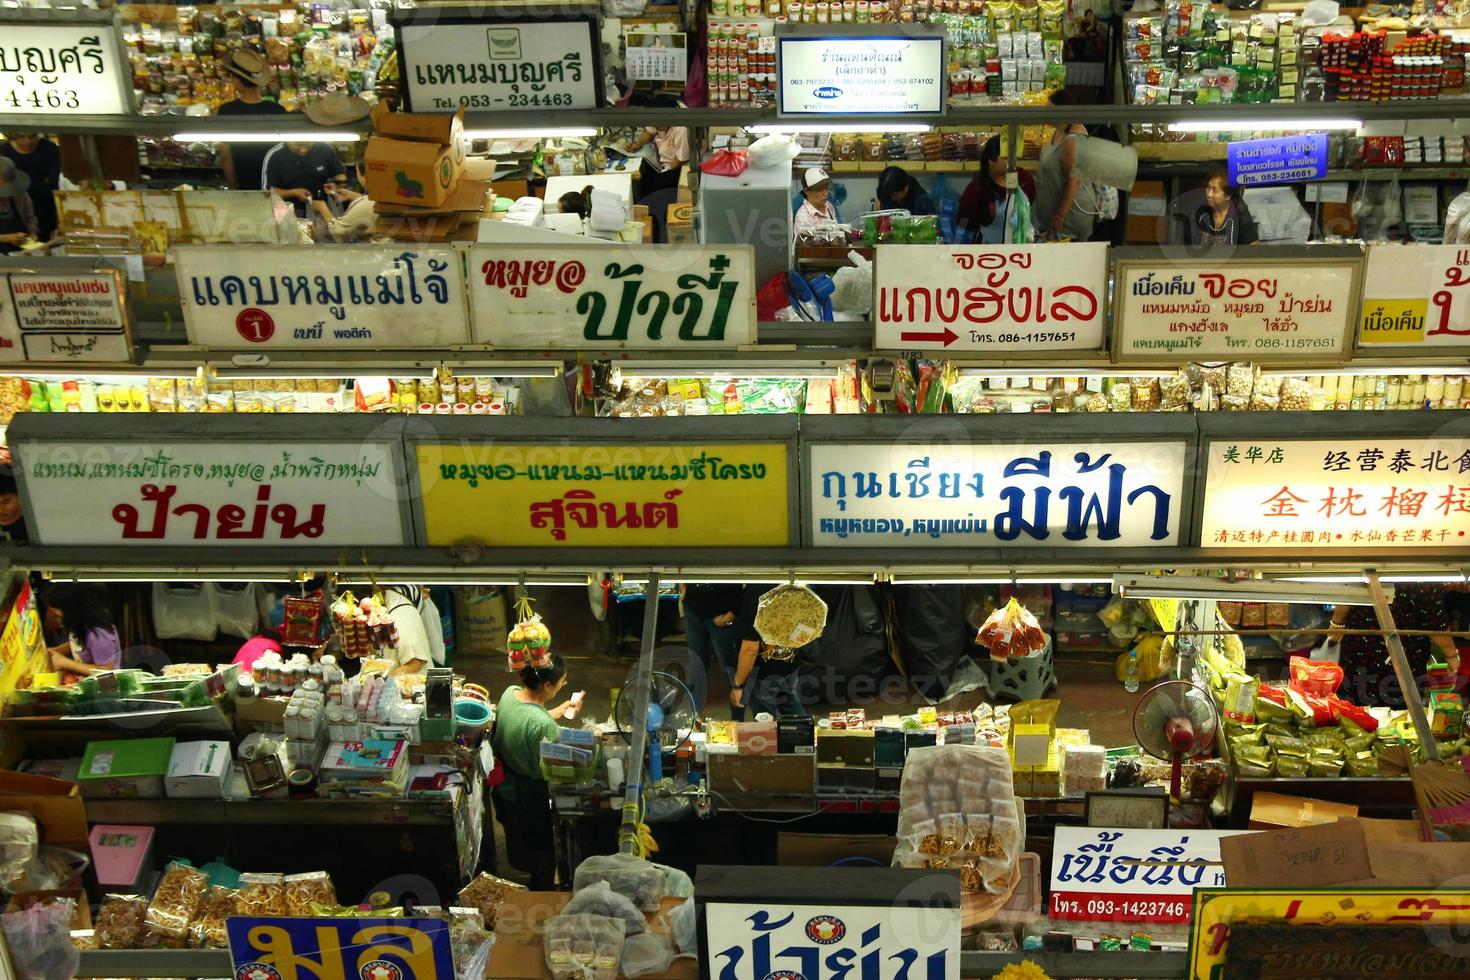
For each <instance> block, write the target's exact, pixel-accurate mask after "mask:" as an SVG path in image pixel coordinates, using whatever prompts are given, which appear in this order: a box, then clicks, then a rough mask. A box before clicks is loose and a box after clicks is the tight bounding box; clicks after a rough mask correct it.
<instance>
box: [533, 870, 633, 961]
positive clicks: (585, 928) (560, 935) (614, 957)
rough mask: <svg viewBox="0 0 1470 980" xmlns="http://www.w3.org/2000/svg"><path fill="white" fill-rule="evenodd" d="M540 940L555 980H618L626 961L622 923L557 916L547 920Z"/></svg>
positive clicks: (618, 921)
mask: <svg viewBox="0 0 1470 980" xmlns="http://www.w3.org/2000/svg"><path fill="white" fill-rule="evenodd" d="M584 863H585V862H584ZM541 941H542V947H543V949H544V951H545V954H546V966H547V967H548V968H549V969H550V970H551V975H552V977H553V978H554V980H569V978H573V977H575V978H577V980H616V977H617V975H618V964H619V963H621V962H622V958H623V920H622V919H607V918H603V917H602V916H600V915H566V914H562V915H558V916H556V917H555V918H551V919H547V920H546V925H545V928H544V931H543V933H542V937H541Z"/></svg>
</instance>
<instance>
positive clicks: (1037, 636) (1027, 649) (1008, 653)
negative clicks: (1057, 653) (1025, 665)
mask: <svg viewBox="0 0 1470 980" xmlns="http://www.w3.org/2000/svg"><path fill="white" fill-rule="evenodd" d="M975 642H977V643H979V644H980V645H981V646H983V647H985V648H986V649H987V650H989V651H990V655H991V656H992V657H993V658H995V659H996V660H1009V659H1010V658H1012V657H1029V656H1030V655H1031V654H1033V653H1036V652H1037V651H1039V650H1042V649H1044V648H1045V647H1046V634H1045V633H1043V632H1042V630H1041V624H1040V623H1038V622H1037V621H1036V617H1035V616H1033V615H1031V614H1030V613H1029V612H1027V611H1026V610H1025V609H1024V608H1022V606H1021V604H1020V603H1019V602H1017V601H1016V600H1015V599H1014V598H1013V599H1011V600H1010V601H1009V602H1007V603H1006V604H1005V606H1004V607H1002V608H1000V609H997V610H996V611H995V612H993V613H991V614H990V617H989V618H988V619H986V620H985V622H984V624H983V625H981V627H980V633H979V635H978V636H977V637H976V638H975Z"/></svg>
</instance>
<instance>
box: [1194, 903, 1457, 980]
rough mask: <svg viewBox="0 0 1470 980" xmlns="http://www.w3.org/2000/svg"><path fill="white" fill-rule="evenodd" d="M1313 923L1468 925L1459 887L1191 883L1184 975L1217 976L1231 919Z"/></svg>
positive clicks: (1211, 979) (1218, 979) (1214, 979)
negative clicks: (1205, 885) (1191, 912)
mask: <svg viewBox="0 0 1470 980" xmlns="http://www.w3.org/2000/svg"><path fill="white" fill-rule="evenodd" d="M1245 920H1250V921H1254V922H1284V923H1294V924H1298V925H1316V926H1339V927H1343V926H1346V927H1351V926H1372V925H1414V924H1422V925H1426V926H1430V925H1434V926H1464V925H1470V891H1467V890H1465V889H1463V888H1456V889H1448V888H1351V889H1330V888H1328V889H1301V888H1281V889H1265V888H1263V889H1247V888H1196V889H1195V891H1194V924H1193V927H1192V928H1191V930H1190V935H1189V978H1190V980H1222V978H1224V976H1225V955H1226V951H1227V949H1228V947H1229V944H1230V929H1231V925H1232V923H1237V922H1241V921H1245Z"/></svg>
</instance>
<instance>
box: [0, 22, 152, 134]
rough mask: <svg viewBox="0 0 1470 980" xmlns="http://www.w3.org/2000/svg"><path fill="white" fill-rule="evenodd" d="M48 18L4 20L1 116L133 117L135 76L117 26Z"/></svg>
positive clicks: (1, 24) (0, 61)
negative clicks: (73, 115)
mask: <svg viewBox="0 0 1470 980" xmlns="http://www.w3.org/2000/svg"><path fill="white" fill-rule="evenodd" d="M65 13H66V14H71V13H73V11H65ZM44 14H45V12H44V11H43V12H41V13H40V14H27V15H18V14H12V15H10V16H4V17H0V114H3V115H12V116H14V115H21V116H43V115H59V114H85V115H89V116H119V115H127V114H129V113H131V112H132V111H133V86H132V70H131V69H130V68H129V66H128V60H127V58H126V57H124V56H123V53H122V45H121V43H120V42H121V38H120V36H119V35H118V32H117V27H116V25H115V24H114V23H112V22H111V20H103V19H98V18H95V17H89V18H85V19H84V20H83V22H81V23H78V22H76V21H74V20H70V19H60V18H58V19H57V20H54V21H52V20H47V19H45V16H44ZM18 17H23V19H17V18H18ZM31 17H39V18H40V19H36V20H32V19H30V18H31Z"/></svg>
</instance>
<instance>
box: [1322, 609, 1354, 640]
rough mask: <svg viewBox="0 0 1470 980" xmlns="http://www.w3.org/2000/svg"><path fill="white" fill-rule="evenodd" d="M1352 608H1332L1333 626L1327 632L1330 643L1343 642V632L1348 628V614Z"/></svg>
mask: <svg viewBox="0 0 1470 980" xmlns="http://www.w3.org/2000/svg"><path fill="white" fill-rule="evenodd" d="M1351 608H1352V607H1350V606H1333V607H1332V625H1331V626H1330V627H1329V628H1328V630H1327V642H1328V643H1341V642H1342V635H1343V630H1344V628H1346V626H1347V618H1348V612H1349V611H1350V610H1351Z"/></svg>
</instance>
